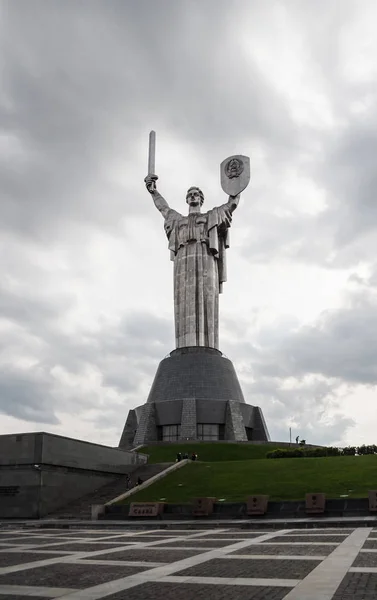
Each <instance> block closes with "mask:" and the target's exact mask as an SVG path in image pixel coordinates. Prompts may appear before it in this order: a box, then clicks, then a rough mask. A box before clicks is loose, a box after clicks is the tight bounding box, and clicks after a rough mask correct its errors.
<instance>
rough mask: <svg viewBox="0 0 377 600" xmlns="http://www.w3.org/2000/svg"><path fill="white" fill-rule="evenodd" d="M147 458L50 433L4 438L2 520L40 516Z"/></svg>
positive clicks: (0, 450)
mask: <svg viewBox="0 0 377 600" xmlns="http://www.w3.org/2000/svg"><path fill="white" fill-rule="evenodd" d="M146 462H147V456H146V455H143V454H141V455H140V454H138V453H136V452H135V453H133V452H125V451H123V450H119V449H118V448H110V447H109V446H101V445H99V444H91V443H89V442H83V441H81V440H75V439H72V438H66V437H62V436H58V435H52V434H48V433H23V434H12V435H2V436H0V518H12V519H19V518H34V519H35V518H40V517H43V516H45V515H47V514H49V513H51V512H52V511H54V510H56V509H58V508H60V507H61V506H64V505H65V504H67V503H68V502H71V501H72V500H76V499H77V498H80V497H81V496H83V495H84V494H87V493H90V492H92V491H94V490H96V489H98V488H99V487H101V486H102V485H105V484H106V483H110V482H112V481H116V480H117V479H119V478H120V477H123V476H124V474H126V473H132V471H134V470H135V469H136V468H137V467H138V466H139V465H141V464H145V463H146Z"/></svg>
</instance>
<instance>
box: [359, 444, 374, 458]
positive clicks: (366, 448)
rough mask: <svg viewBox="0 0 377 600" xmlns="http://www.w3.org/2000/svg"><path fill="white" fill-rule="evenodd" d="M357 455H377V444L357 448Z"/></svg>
mask: <svg viewBox="0 0 377 600" xmlns="http://www.w3.org/2000/svg"><path fill="white" fill-rule="evenodd" d="M357 453H358V454H361V455H363V454H364V455H365V454H376V453H377V446H376V445H375V444H372V445H370V446H365V444H363V445H362V446H359V447H358V448H357Z"/></svg>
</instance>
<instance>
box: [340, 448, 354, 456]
mask: <svg viewBox="0 0 377 600" xmlns="http://www.w3.org/2000/svg"><path fill="white" fill-rule="evenodd" d="M355 454H356V447H355V446H347V447H346V448H343V456H355Z"/></svg>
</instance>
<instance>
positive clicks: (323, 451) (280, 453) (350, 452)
mask: <svg viewBox="0 0 377 600" xmlns="http://www.w3.org/2000/svg"><path fill="white" fill-rule="evenodd" d="M355 454H361V455H365V454H377V446H376V445H375V444H372V445H371V446H365V445H362V446H358V447H356V446H347V447H346V448H334V447H332V446H324V447H322V448H305V447H297V446H296V447H293V448H278V449H277V450H273V451H272V452H267V454H266V458H302V457H305V458H310V457H320V456H354V455H355Z"/></svg>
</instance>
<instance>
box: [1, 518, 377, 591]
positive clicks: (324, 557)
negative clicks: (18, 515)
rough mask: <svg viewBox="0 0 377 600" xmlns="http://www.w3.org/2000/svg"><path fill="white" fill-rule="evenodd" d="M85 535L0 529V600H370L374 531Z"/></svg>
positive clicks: (374, 577)
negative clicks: (104, 599) (40, 599)
mask: <svg viewBox="0 0 377 600" xmlns="http://www.w3.org/2000/svg"><path fill="white" fill-rule="evenodd" d="M17 527H18V528H17ZM95 527H96V525H95V524H93V526H90V527H89V526H88V527H87V528H85V527H84V526H82V527H79V526H77V527H75V528H72V529H43V528H40V529H39V528H38V529H34V528H28V527H25V528H21V527H20V526H17V525H14V526H13V527H10V526H9V525H8V524H7V525H6V528H5V527H4V528H3V529H2V524H1V523H0V600H2V599H3V598H4V599H5V598H7V599H8V600H17V599H18V600H24V599H26V598H29V599H30V598H34V600H38V599H39V598H49V599H50V600H53V599H55V598H64V599H66V600H70V599H72V600H81V599H82V600H88V598H90V600H99V599H100V598H106V599H107V600H123V599H124V600H193V599H195V600H207V599H211V600H228V599H229V598H232V600H283V599H285V598H286V600H303V599H304V598H306V597H308V598H315V600H323V599H325V600H350V599H351V598H352V599H355V600H372V599H373V600H377V552H376V551H373V550H377V529H376V530H375V531H372V528H366V527H363V528H359V529H352V528H348V529H347V528H338V529H335V528H332V529H330V528H319V529H305V530H302V529H283V526H282V528H281V529H260V530H257V531H252V530H245V529H241V528H240V529H237V528H234V529H229V528H226V527H225V528H221V526H219V525H218V524H216V525H214V528H213V529H208V528H203V529H179V528H177V529H170V528H169V529H165V530H164V529H161V530H160V529H159V526H157V528H156V527H150V528H149V529H147V527H148V525H147V524H146V525H145V529H143V530H141V529H138V530H137V529H134V530H132V529H131V528H130V527H132V525H131V526H130V524H128V523H125V524H124V526H123V527H122V526H119V527H118V528H116V527H114V526H112V527H111V526H109V527H107V526H102V525H101V529H100V530H95ZM183 527H184V525H183ZM198 527H201V525H199V526H198ZM355 536H356V537H355ZM332 556H334V558H332ZM332 561H333V563H334V565H335V566H336V568H334V569H332ZM317 573H318V575H317ZM317 584H318V585H319V587H318V590H319V591H318V593H317V592H316V591H315V590H316V589H317V588H316V585H317ZM313 590H314V592H313ZM310 594H311V595H310Z"/></svg>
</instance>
